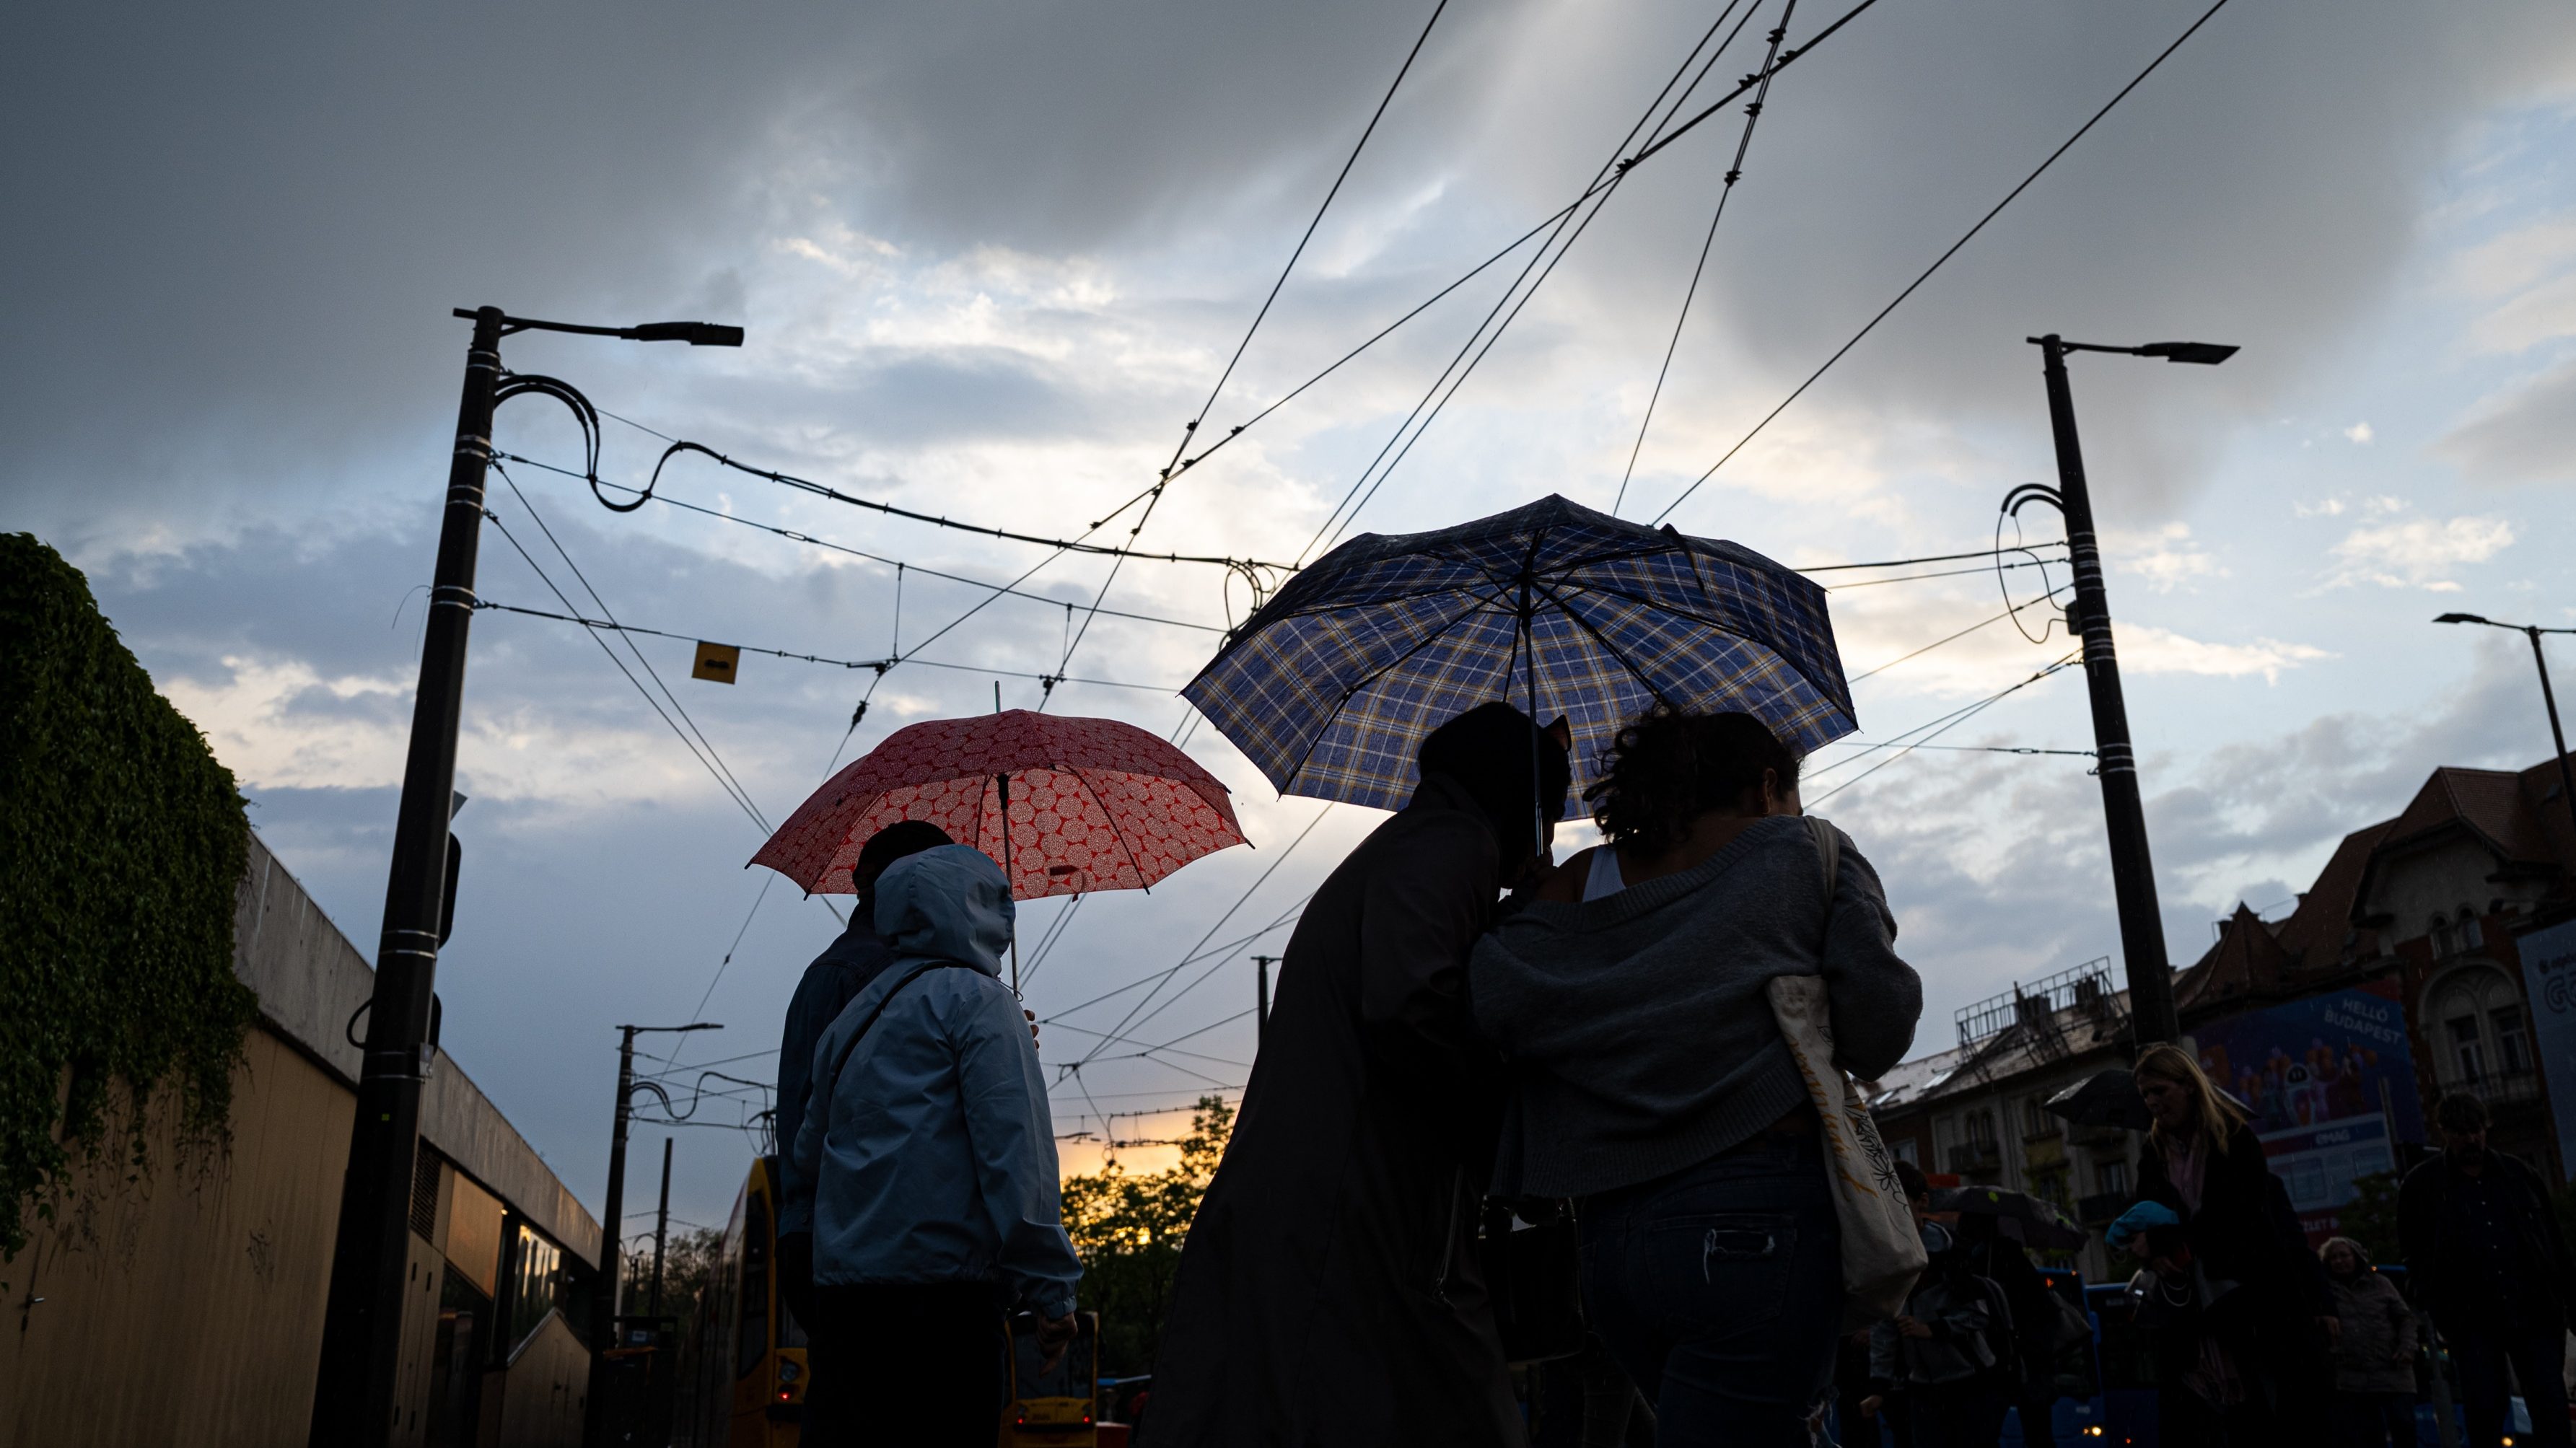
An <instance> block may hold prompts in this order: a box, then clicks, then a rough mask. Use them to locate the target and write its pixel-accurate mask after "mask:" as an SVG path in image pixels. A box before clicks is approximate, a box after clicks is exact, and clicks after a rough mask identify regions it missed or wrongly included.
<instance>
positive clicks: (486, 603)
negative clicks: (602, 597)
mask: <svg viewBox="0 0 2576 1448" xmlns="http://www.w3.org/2000/svg"><path fill="white" fill-rule="evenodd" d="M474 606H475V607H476V608H478V609H493V610H497V611H499V612H502V613H516V614H524V615H526V616H527V617H529V618H543V619H552V620H555V621H556V622H558V623H577V624H580V625H581V626H582V627H583V628H587V629H597V630H600V631H601V632H604V633H626V634H647V635H650V636H652V637H654V638H662V639H678V640H681V641H682V642H697V641H700V640H704V639H706V638H707V636H706V635H704V634H678V633H672V632H670V631H669V630H667V629H658V628H646V627H644V626H643V625H641V624H632V623H618V622H616V621H614V620H611V619H597V618H584V617H581V616H580V615H578V614H569V613H553V612H550V611H548V610H546V609H542V608H522V607H520V606H519V605H517V604H513V603H495V602H493V601H491V600H488V599H484V600H478V601H477V602H476V603H475V605H474ZM725 647H727V648H738V649H740V650H742V651H743V652H744V653H747V654H767V655H770V656H771V657H773V658H780V659H787V660H790V661H791V662H795V663H800V664H821V665H824V666H826V667H828V668H835V669H874V670H876V671H877V672H879V673H883V672H885V671H886V670H888V669H892V668H894V667H896V666H897V665H900V664H912V665H916V666H918V667H921V668H925V669H951V670H954V671H956V672H958V673H965V674H998V675H1000V676H1001V677H1003V678H1006V679H1038V680H1053V681H1054V682H1056V683H1059V684H1092V685H1096V686H1098V687H1100V688H1104V689H1141V690H1145V691H1147V692H1150V693H1157V694H1169V693H1174V692H1176V691H1177V686H1176V685H1172V684H1138V683H1132V682H1128V681H1125V680H1120V679H1082V678H1068V677H1066V676H1064V675H1062V674H1032V673H1028V672H1025V671H1022V670H1015V669H996V668H988V667H986V666H984V665H982V664H956V663H949V662H947V661H945V660H941V659H923V658H912V657H903V658H885V659H834V658H826V657H824V656H822V655H820V654H798V653H790V652H788V651H787V650H785V649H770V648H762V647H760V646H758V645H756V644H727V645H726V646H725ZM843 737H844V739H845V740H846V738H847V736H846V735H845V736H843Z"/></svg>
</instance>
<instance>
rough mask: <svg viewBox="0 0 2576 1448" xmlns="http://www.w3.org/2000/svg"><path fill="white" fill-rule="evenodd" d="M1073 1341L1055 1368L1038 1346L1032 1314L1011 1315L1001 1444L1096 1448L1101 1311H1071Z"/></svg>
mask: <svg viewBox="0 0 2576 1448" xmlns="http://www.w3.org/2000/svg"><path fill="white" fill-rule="evenodd" d="M1073 1322H1074V1333H1073V1341H1072V1342H1071V1343H1068V1344H1067V1345H1066V1346H1065V1350H1064V1356H1063V1357H1062V1358H1061V1359H1059V1360H1058V1361H1057V1363H1056V1365H1055V1367H1054V1368H1053V1369H1049V1368H1048V1367H1047V1365H1046V1350H1045V1349H1044V1348H1041V1347H1040V1346H1038V1320H1037V1317H1036V1315H1035V1314H1033V1313H1027V1312H1022V1313H1016V1314H1014V1315H1013V1316H1012V1317H1011V1319H1010V1323H1009V1327H1008V1333H1009V1336H1008V1343H1009V1350H1010V1381H1009V1384H1008V1385H1007V1387H1006V1388H1005V1391H1006V1392H1008V1393H1009V1395H1010V1396H1009V1399H1008V1401H1006V1402H1005V1403H1004V1404H1003V1406H1002V1436H1001V1444H1000V1448H1094V1445H1095V1444H1097V1443H1098V1442H1099V1440H1100V1435H1099V1426H1098V1424H1097V1423H1096V1422H1095V1421H1094V1413H1095V1407H1094V1405H1095V1404H1097V1403H1098V1402H1099V1400H1100V1354H1099V1346H1100V1314H1098V1313H1096V1312H1077V1313H1075V1314H1074V1316H1073Z"/></svg>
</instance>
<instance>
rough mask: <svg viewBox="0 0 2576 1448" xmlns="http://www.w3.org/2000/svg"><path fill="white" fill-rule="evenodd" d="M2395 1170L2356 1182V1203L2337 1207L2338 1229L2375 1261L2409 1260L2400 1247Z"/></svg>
mask: <svg viewBox="0 0 2576 1448" xmlns="http://www.w3.org/2000/svg"><path fill="white" fill-rule="evenodd" d="M2401 1180H2402V1178H2401V1176H2400V1175H2399V1173H2396V1172H2393V1171H2382V1172H2373V1173H2371V1174H2370V1175H2368V1176H2358V1177H2354V1178H2353V1179H2352V1200H2351V1201H2348V1202H2346V1203H2344V1204H2343V1205H2342V1206H2340V1207H2337V1208H2335V1230H2336V1231H2337V1232H2339V1233H2341V1234H2343V1235H2344V1236H2347V1237H2350V1238H2351V1239H2353V1240H2354V1241H2356V1242H2359V1243H2360V1244H2361V1250H2362V1251H2364V1252H2366V1253H2368V1254H2369V1255H2370V1260H2371V1261H2373V1262H2383V1263H2396V1262H2402V1261H2404V1260H2405V1254H2404V1253H2403V1252H2401V1251H2400V1250H2399V1248H2398V1244H2397V1188H2398V1184H2399V1182H2400V1181H2401Z"/></svg>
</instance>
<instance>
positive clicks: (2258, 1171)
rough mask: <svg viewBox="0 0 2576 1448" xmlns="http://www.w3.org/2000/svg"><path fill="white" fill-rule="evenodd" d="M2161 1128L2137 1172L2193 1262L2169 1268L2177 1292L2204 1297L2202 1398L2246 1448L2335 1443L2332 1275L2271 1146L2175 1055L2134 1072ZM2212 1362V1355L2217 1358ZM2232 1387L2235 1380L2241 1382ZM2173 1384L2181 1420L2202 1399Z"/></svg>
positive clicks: (2170, 1390)
mask: <svg viewBox="0 0 2576 1448" xmlns="http://www.w3.org/2000/svg"><path fill="white" fill-rule="evenodd" d="M2132 1074H2133V1077H2134V1079H2135V1081H2136V1083H2137V1089H2138V1095H2139V1097H2140V1099H2142V1100H2143V1101H2144V1102H2145V1103H2146V1107H2147V1112H2148V1114H2149V1115H2150V1116H2152V1117H2153V1118H2154V1119H2155V1124H2154V1125H2153V1126H2152V1127H2150V1128H2149V1129H2148V1132H2147V1150H2146V1154H2145V1159H2144V1160H2143V1161H2142V1162H2141V1163H2140V1165H2139V1172H2138V1181H2139V1196H2140V1197H2141V1198H2142V1199H2143V1200H2145V1201H2148V1202H2153V1203H2157V1204H2159V1205H2161V1206H2163V1207H2164V1208H2166V1209H2167V1210H2168V1211H2170V1212H2172V1213H2173V1215H2174V1218H2175V1219H2176V1221H2177V1223H2178V1224H2179V1231H2178V1233H2177V1235H2178V1237H2179V1240H2180V1242H2181V1243H2182V1244H2183V1245H2185V1246H2186V1247H2188V1249H2189V1251H2188V1261H2182V1262H2175V1261H2173V1260H2172V1259H2171V1258H2170V1257H2168V1259H2167V1264H2166V1266H2167V1268H2168V1269H2170V1268H2180V1269H2181V1270H2180V1271H2179V1272H2176V1271H2173V1270H2161V1269H2160V1270H2161V1275H2162V1276H2163V1277H2164V1278H2165V1279H2166V1280H2167V1281H2168V1282H2169V1283H2183V1282H2188V1283H2190V1284H2191V1290H2192V1291H2193V1292H2194V1293H2195V1295H2196V1297H2197V1323H2198V1326H2197V1332H2198V1334H2199V1340H2198V1342H2197V1343H2196V1344H2195V1346H2196V1348H2197V1350H2198V1351H2197V1356H2196V1358H2195V1359H2194V1360H2193V1371H2194V1372H2195V1373H2197V1374H2198V1375H2199V1376H2200V1377H2201V1378H2202V1379H2203V1381H2204V1386H2207V1385H2212V1384H2214V1385H2217V1386H2218V1387H2219V1388H2220V1391H2219V1392H2217V1393H2215V1394H2213V1393H2211V1392H2208V1391H2203V1392H2201V1393H2200V1395H2199V1396H2200V1397H2201V1398H2203V1399H2204V1400H2206V1401H2209V1402H2211V1403H2213V1404H2220V1405H2223V1406H2222V1412H2223V1416H2224V1418H2225V1421H2226V1426H2227V1436H2228V1440H2229V1441H2230V1442H2231V1443H2236V1444H2249V1445H2250V1444H2264V1445H2267V1448H2268V1445H2273V1444H2322V1443H2324V1442H2326V1441H2327V1440H2328V1438H2329V1437H2330V1429H2329V1427H2328V1424H2329V1420H2330V1418H2331V1414H2332V1408H2333V1402H2332V1396H2331V1383H2332V1367H2331V1366H2330V1364H2329V1363H2328V1361H2327V1358H2326V1348H2327V1342H2328V1339H2329V1338H2331V1336H2332V1335H2333V1334H2334V1333H2336V1332H2337V1331H2339V1330H2340V1328H2339V1324H2338V1323H2337V1321H2336V1319H2335V1315H2334V1311H2335V1301H2334V1294H2333V1291H2332V1289H2330V1288H2328V1287H2327V1286H2326V1276H2325V1269H2324V1267H2323V1266H2322V1265H2320V1264H2319V1263H2318V1261H2317V1259H2316V1256H2315V1255H2314V1254H2313V1253H2311V1252H2310V1251H2309V1250H2308V1239H2307V1233H2306V1232H2305V1231H2304V1230H2303V1229H2302V1228H2301V1227H2300V1226H2299V1219H2298V1214H2297V1213H2295V1212H2293V1211H2292V1210H2291V1209H2290V1194H2289V1191H2288V1189H2286V1188H2285V1187H2283V1186H2282V1185H2281V1179H2280V1178H2278V1177H2276V1176H2274V1175H2272V1169H2271V1167H2270V1166H2268V1165H2267V1164H2266V1163H2265V1161H2264V1156H2263V1144H2262V1143H2261V1142H2259V1141H2257V1140H2255V1139H2254V1132H2253V1129H2252V1128H2251V1127H2249V1126H2247V1125H2246V1124H2245V1118H2244V1116H2243V1115H2242V1114H2241V1113H2240V1112H2238V1111H2237V1109H2236V1107H2235V1106H2234V1104H2233V1103H2231V1102H2229V1101H2228V1100H2227V1099H2226V1098H2225V1097H2223V1096H2221V1095H2220V1094H2219V1092H2218V1088H2217V1087H2215V1086H2213V1085H2211V1084H2210V1081H2209V1077H2208V1076H2207V1075H2206V1074H2205V1073H2203V1072H2202V1071H2201V1069H2200V1063H2199V1062H2198V1061H2195V1060H2193V1059H2192V1057H2191V1055H2190V1053H2188V1052H2186V1051H2184V1050H2183V1049H2182V1048H2180V1047H2178V1046H2173V1045H2166V1044H2158V1045H2153V1046H2149V1047H2147V1048H2146V1050H2144V1051H2142V1052H2140V1053H2139V1054H2138V1061H2137V1065H2136V1066H2135V1068H2133V1073H2132ZM2212 1350H2214V1352H2213V1351H2212ZM2231 1379H2232V1380H2231ZM2191 1396H2192V1394H2191V1392H2190V1391H2189V1390H2187V1389H2185V1388H2184V1387H2182V1386H2181V1385H2179V1384H2168V1385H2167V1386H2166V1388H2165V1389H2164V1391H2163V1393H2162V1395H2161V1397H2162V1400H2163V1401H2164V1402H2166V1403H2169V1404H2172V1405H2174V1408H2175V1410H2176V1413H2177V1420H2180V1418H2181V1415H2182V1414H2183V1413H2185V1412H2187V1411H2189V1408H2190V1406H2191V1405H2190V1404H2188V1403H2185V1402H2183V1401H2181V1400H2183V1399H2187V1398H2189V1397H2191Z"/></svg>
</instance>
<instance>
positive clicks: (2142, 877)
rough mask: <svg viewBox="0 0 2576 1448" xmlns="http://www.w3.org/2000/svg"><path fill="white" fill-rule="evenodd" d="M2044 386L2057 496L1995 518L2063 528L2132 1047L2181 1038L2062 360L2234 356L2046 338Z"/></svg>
mask: <svg viewBox="0 0 2576 1448" xmlns="http://www.w3.org/2000/svg"><path fill="white" fill-rule="evenodd" d="M2029 340H2030V342H2031V343H2032V344H2033V345H2035V346H2037V347H2038V348H2039V349H2040V356H2041V359H2042V367H2041V370H2042V373H2043V375H2044V376H2045V378H2046V380H2047V383H2048V424H2049V432H2050V434H2051V436H2052V437H2053V438H2054V439H2055V441H2056V445H2057V487H2056V488H2055V489H2053V490H2052V489H2047V488H2035V487H2028V486H2026V487H2021V488H2016V489H2014V490H2013V492H2012V493H2011V494H2010V495H2008V496H2007V497H2006V498H2005V500H2004V511H2006V512H2008V513H2009V512H2013V511H2016V510H2017V509H2018V508H2019V507H2020V506H2021V505H2022V504H2023V503H2026V502H2031V501H2045V502H2050V503H2054V504H2055V505H2056V506H2057V508H2058V511H2059V512H2061V513H2062V514H2064V515H2065V518H2066V547H2067V553H2068V555H2069V561H2070V563H2071V564H2072V565H2073V567H2074V572H2075V603H2074V606H2073V607H2072V608H2070V609H2068V610H2067V613H2068V622H2069V624H2070V625H2071V626H2072V627H2073V628H2074V629H2075V631H2076V632H2077V633H2079V634H2081V635H2082V636H2083V639H2084V679H2085V684H2086V687H2087V689H2088V690H2089V692H2090V693H2091V695H2092V704H2093V749H2094V762H2095V765H2096V768H2095V771H2094V772H2095V774H2097V775H2098V776H2099V777H2100V778H2101V781H2102V822H2103V825H2104V827H2105V829H2106V831H2107V833H2108V834H2109V837H2110V847H2111V891H2112V896H2113V898H2114V900H2115V901H2116V902H2117V904H2118V907H2119V913H2120V956H2121V959H2122V960H2123V961H2124V962H2125V963H2126V965H2127V967H2128V976H2129V1011H2130V1016H2131V1019H2132V1020H2134V1021H2135V1022H2136V1026H2137V1042H2138V1044H2139V1045H2141V1046H2145V1045H2148V1044H2150V1043H2153V1042H2157V1041H2171V1040H2175V1039H2177V1038H2179V1037H2180V1036H2181V1034H2182V1023H2181V1021H2180V1019H2179V1018H2178V1017H2177V1015H2176V1014H2175V1011H2174V998H2173V962H2172V961H2171V960H2169V959H2167V958H2166V955H2165V927H2164V919H2163V917H2162V916H2161V915H2160V914H2158V912H2157V906H2156V876H2155V866H2154V863H2153V862H2152V860H2151V859H2150V858H2149V856H2148V853H2147V816H2146V807H2145V804H2144V802H2143V801H2142V800H2141V799H2140V797H2139V794H2138V763H2137V755H2136V753H2135V751H2134V749H2133V748H2132V746H2131V744H2130V739H2129V707H2128V704H2127V702H2126V700H2125V699H2124V698H2123V697H2122V695H2121V692H2120V663H2119V659H2118V657H2117V656H2116V655H2115V654H2114V653H2113V651H2112V648H2111V605H2110V600H2109V598H2108V596H2107V595H2106V594H2105V592H2104V590H2103V587H2102V553H2101V547H2100V543H2099V540H2098V539H2097V537H2096V536H2095V533H2094V527H2093V498H2092V494H2091V493H2090V491H2088V490H2087V488H2086V487H2085V482H2084V450H2083V446H2082V444H2081V443H2079V442H2078V441H2077V439H2076V435H2075V398H2074V394H2073V392H2072V391H2071V390H2070V389H2069V388H2068V386H2067V381H2066V354H2067V353H2069V352H2119V353H2124V354H2127V355H2130V356H2136V357H2162V358H2164V359H2165V360H2166V361H2168V362H2196V363H2201V364H2203V365H2215V364H2217V363H2220V362H2224V361H2226V360H2227V359H2228V358H2229V357H2230V356H2232V355H2234V354H2235V352H2236V349H2235V348H2234V347H2227V346H2217V345H2213V344H2210V343H2205V342H2157V343H2152V344H2149V345H2148V346H2144V347H2100V346H2094V345H2092V344H2090V343H2084V342H2068V341H2066V340H2065V339H2064V338H2061V337H2059V336H2058V335H2057V334H2056V333H2054V332H2051V333H2049V334H2048V335H2047V336H2045V337H2032V338H2030V339H2029Z"/></svg>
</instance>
